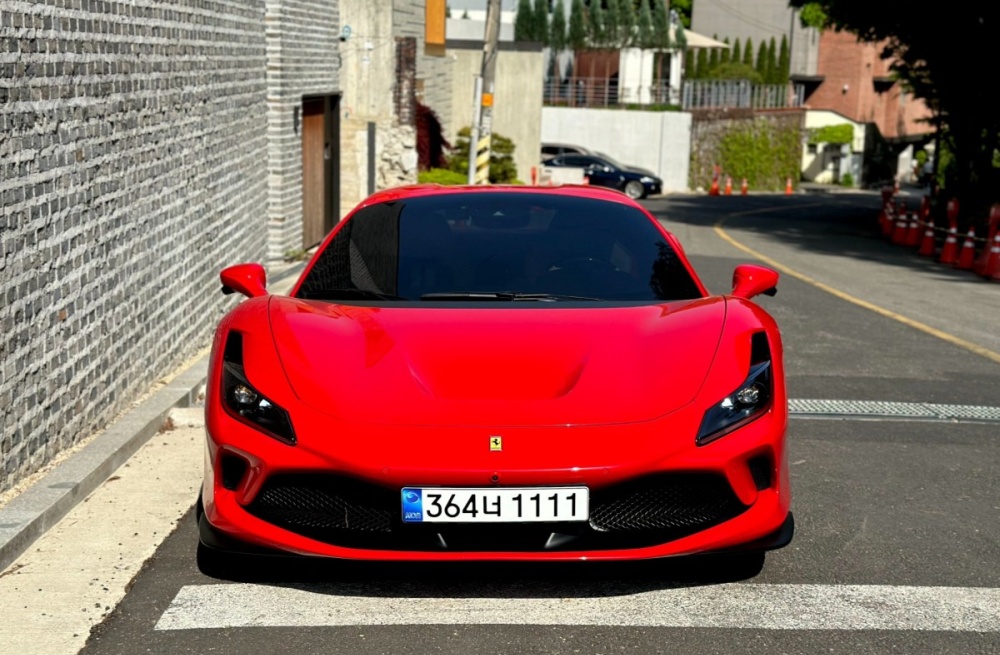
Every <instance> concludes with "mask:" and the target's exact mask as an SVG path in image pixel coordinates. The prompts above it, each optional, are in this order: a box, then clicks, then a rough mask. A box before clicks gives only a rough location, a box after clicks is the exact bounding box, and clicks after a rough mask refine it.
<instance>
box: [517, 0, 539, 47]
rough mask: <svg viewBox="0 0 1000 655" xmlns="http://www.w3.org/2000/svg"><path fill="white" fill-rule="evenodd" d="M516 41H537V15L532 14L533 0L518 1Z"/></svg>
mask: <svg viewBox="0 0 1000 655" xmlns="http://www.w3.org/2000/svg"><path fill="white" fill-rule="evenodd" d="M514 40H515V41H534V40H535V15H534V14H533V13H531V0H518V2H517V15H516V16H514Z"/></svg>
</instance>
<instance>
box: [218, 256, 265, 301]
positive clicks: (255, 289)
mask: <svg viewBox="0 0 1000 655" xmlns="http://www.w3.org/2000/svg"><path fill="white" fill-rule="evenodd" d="M219 279H221V280H222V293H225V294H229V293H233V292H239V293H242V294H243V295H244V296H246V297H247V298H256V297H257V296H266V295H267V274H266V273H265V272H264V267H263V266H261V265H260V264H237V265H236V266H230V267H229V268H225V269H223V270H222V272H221V273H219Z"/></svg>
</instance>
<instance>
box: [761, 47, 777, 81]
mask: <svg viewBox="0 0 1000 655" xmlns="http://www.w3.org/2000/svg"><path fill="white" fill-rule="evenodd" d="M777 79H778V49H777V46H776V45H775V43H774V37H773V36H772V37H771V40H770V41H769V42H768V44H767V69H766V72H765V73H764V83H765V84H777Z"/></svg>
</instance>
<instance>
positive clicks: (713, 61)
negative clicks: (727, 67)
mask: <svg viewBox="0 0 1000 655" xmlns="http://www.w3.org/2000/svg"><path fill="white" fill-rule="evenodd" d="M718 68H719V49H718V48H712V53H711V54H710V55H709V56H708V71H707V72H706V73H705V77H712V76H713V75H714V74H715V71H716V69H718Z"/></svg>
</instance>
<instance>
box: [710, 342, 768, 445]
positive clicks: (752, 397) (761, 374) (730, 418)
mask: <svg viewBox="0 0 1000 655" xmlns="http://www.w3.org/2000/svg"><path fill="white" fill-rule="evenodd" d="M771 379H772V377H771V362H770V360H767V361H764V362H760V363H758V364H754V365H752V366H751V367H750V374H749V375H747V379H746V380H744V381H743V384H741V385H740V386H739V387H737V388H736V390H735V391H733V392H732V393H731V394H729V395H728V396H726V397H725V398H723V399H722V400H720V401H719V402H717V403H715V404H714V405H713V406H712V407H710V408H709V409H708V411H706V412H705V416H704V417H703V418H702V419H701V427H700V428H699V429H698V436H697V438H696V439H695V441H696V443H697V444H698V445H699V446H704V445H705V444H707V443H711V442H712V441H715V440H716V439H718V438H719V437H722V436H724V435H726V434H728V433H729V432H732V431H733V430H735V429H736V428H738V427H741V426H743V425H745V424H747V423H749V422H750V421H752V420H754V419H755V418H758V417H759V416H760V415H761V414H763V413H764V412H765V411H766V410H767V408H768V407H770V406H771V390H772V385H771Z"/></svg>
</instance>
